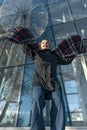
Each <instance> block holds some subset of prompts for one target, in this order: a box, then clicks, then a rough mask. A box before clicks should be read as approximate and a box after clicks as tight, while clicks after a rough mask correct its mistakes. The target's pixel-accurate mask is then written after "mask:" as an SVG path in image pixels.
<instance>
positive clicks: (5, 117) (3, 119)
mask: <svg viewBox="0 0 87 130" xmlns="http://www.w3.org/2000/svg"><path fill="white" fill-rule="evenodd" d="M23 69H24V67H14V68H9V69H4V70H3V73H4V74H3V77H2V80H1V83H0V84H1V86H0V126H16V123H17V116H18V109H19V102H20V94H21V93H20V92H21V84H22V78H23Z"/></svg>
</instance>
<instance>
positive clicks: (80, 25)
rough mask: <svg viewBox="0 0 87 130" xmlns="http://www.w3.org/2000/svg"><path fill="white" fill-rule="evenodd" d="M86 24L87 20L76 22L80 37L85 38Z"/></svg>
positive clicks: (86, 33)
mask: <svg viewBox="0 0 87 130" xmlns="http://www.w3.org/2000/svg"><path fill="white" fill-rule="evenodd" d="M86 23H87V18H86V19H82V20H78V21H76V26H77V29H78V32H79V34H80V35H81V36H82V37H87V24H86Z"/></svg>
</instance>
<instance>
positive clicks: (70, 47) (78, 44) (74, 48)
mask: <svg viewBox="0 0 87 130" xmlns="http://www.w3.org/2000/svg"><path fill="white" fill-rule="evenodd" d="M86 43H87V39H81V37H80V36H79V35H72V36H71V37H69V38H67V39H65V40H63V41H62V42H60V43H59V44H58V46H57V48H56V49H55V51H56V54H57V55H60V56H61V57H67V58H68V57H71V56H74V55H78V54H81V53H86V52H87V45H86Z"/></svg>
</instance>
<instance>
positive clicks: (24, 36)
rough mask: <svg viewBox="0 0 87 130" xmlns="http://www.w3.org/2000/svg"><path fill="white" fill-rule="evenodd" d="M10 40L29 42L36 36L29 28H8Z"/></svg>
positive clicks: (19, 42) (18, 42) (21, 42)
mask: <svg viewBox="0 0 87 130" xmlns="http://www.w3.org/2000/svg"><path fill="white" fill-rule="evenodd" d="M8 40H10V41H12V42H15V43H17V44H29V43H30V42H32V41H33V40H34V36H33V35H32V33H31V32H30V30H29V29H28V28H23V27H14V28H11V29H9V30H8Z"/></svg>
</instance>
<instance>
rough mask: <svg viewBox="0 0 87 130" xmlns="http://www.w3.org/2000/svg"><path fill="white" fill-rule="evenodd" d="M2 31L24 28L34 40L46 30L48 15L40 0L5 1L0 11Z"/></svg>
mask: <svg viewBox="0 0 87 130" xmlns="http://www.w3.org/2000/svg"><path fill="white" fill-rule="evenodd" d="M0 12H1V14H0V22H1V25H2V26H3V28H4V30H5V31H7V30H8V29H9V28H11V27H14V26H21V27H26V28H28V29H29V30H30V32H31V33H32V34H33V36H34V37H35V38H38V37H39V36H40V35H41V34H42V33H43V32H44V31H45V29H46V26H47V23H48V14H47V11H46V8H45V6H44V4H43V3H42V2H40V0H5V1H4V3H3V4H2V6H1V10H0Z"/></svg>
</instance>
